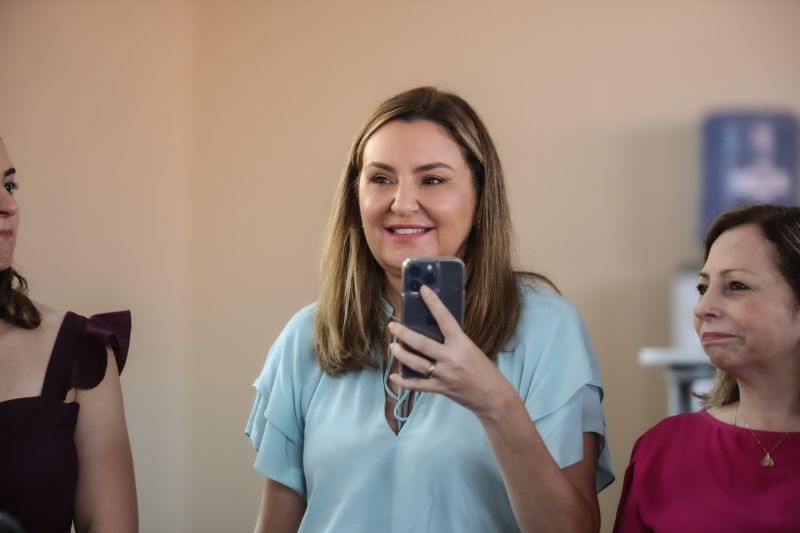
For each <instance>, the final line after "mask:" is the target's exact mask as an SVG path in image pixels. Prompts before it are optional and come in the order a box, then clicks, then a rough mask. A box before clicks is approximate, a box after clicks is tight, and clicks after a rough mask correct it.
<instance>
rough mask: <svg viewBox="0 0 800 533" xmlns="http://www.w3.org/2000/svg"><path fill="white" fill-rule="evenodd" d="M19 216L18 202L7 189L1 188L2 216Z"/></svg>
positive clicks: (0, 211) (0, 209)
mask: <svg viewBox="0 0 800 533" xmlns="http://www.w3.org/2000/svg"><path fill="white" fill-rule="evenodd" d="M16 214H17V201H16V200H15V199H14V197H13V196H12V195H11V193H9V192H8V191H7V190H6V189H5V187H0V216H4V217H11V216H14V215H16Z"/></svg>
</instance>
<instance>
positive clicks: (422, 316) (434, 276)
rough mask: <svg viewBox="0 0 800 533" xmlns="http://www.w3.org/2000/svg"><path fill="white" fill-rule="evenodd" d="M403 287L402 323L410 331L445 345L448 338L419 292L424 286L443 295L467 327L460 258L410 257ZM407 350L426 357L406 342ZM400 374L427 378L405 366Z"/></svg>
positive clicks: (462, 265) (455, 316) (446, 303)
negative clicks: (445, 338) (443, 333)
mask: <svg viewBox="0 0 800 533" xmlns="http://www.w3.org/2000/svg"><path fill="white" fill-rule="evenodd" d="M402 284H403V289H402V293H401V294H400V296H401V300H402V304H403V308H402V311H401V319H400V321H401V322H402V323H403V325H405V326H406V327H408V328H409V329H411V330H413V331H416V332H417V333H421V334H423V335H425V336H427V337H430V338H431V339H433V340H435V341H437V342H444V335H442V332H441V331H440V330H439V326H438V325H437V324H436V320H435V319H434V318H433V315H432V314H431V312H430V311H429V310H428V307H427V306H426V305H425V302H423V301H422V296H421V295H420V293H419V289H420V287H422V286H423V285H426V286H427V287H428V288H429V289H431V290H433V292H435V293H436V294H437V296H439V299H440V300H441V301H442V303H444V305H445V307H447V309H448V310H449V311H450V314H452V315H453V317H454V318H455V319H456V320H457V321H458V324H459V325H461V326H463V325H464V263H463V262H462V261H461V259H459V258H458V257H409V258H408V259H406V260H405V261H403V281H402ZM403 348H405V349H406V350H408V351H410V352H412V353H415V354H417V355H421V356H423V357H425V356H424V354H421V353H419V352H418V351H416V350H414V349H413V348H411V347H410V346H408V345H406V344H405V343H404V344H403ZM400 373H401V375H402V376H403V377H406V378H423V379H424V378H426V377H427V376H425V375H423V374H420V373H419V372H415V371H414V370H412V369H410V368H408V367H407V366H405V365H400Z"/></svg>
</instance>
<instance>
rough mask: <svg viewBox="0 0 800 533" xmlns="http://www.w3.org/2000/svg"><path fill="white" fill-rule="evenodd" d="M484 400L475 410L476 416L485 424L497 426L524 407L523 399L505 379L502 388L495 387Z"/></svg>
mask: <svg viewBox="0 0 800 533" xmlns="http://www.w3.org/2000/svg"><path fill="white" fill-rule="evenodd" d="M484 398H485V400H484V402H483V403H482V404H481V405H479V406H478V407H477V408H476V409H474V412H475V415H476V416H477V417H478V418H479V419H480V420H481V422H483V423H489V424H496V423H497V422H499V421H500V420H502V419H504V418H506V417H508V414H509V413H510V412H511V411H512V410H514V409H515V408H518V407H519V406H521V405H522V398H520V397H519V394H517V391H516V390H515V389H514V387H513V386H512V385H511V383H509V382H508V381H506V380H505V379H504V380H503V383H502V384H501V385H500V386H496V387H493V388H492V389H491V392H488V393H487V394H486V395H485V396H484Z"/></svg>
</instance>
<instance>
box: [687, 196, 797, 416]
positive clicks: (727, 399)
mask: <svg viewBox="0 0 800 533" xmlns="http://www.w3.org/2000/svg"><path fill="white" fill-rule="evenodd" d="M748 224H752V225H754V226H756V227H757V228H758V229H759V230H760V231H761V234H762V235H763V236H764V238H766V239H767V240H768V241H769V242H771V243H772V244H773V246H774V250H775V253H774V254H773V257H772V258H771V259H772V261H773V263H774V264H775V268H776V269H777V270H778V272H779V273H780V274H781V276H782V277H783V279H785V280H786V283H787V284H788V285H789V287H790V288H791V289H792V296H793V300H794V303H795V309H794V312H795V313H797V312H800V276H798V272H800V208H798V207H785V206H780V205H771V204H760V205H751V206H747V207H738V208H734V209H731V210H728V211H726V212H724V213H723V214H721V215H720V216H719V217H718V218H717V219H716V220H715V221H714V222H713V223H712V224H711V227H709V229H708V232H707V233H706V238H705V243H704V253H703V262H705V261H706V260H707V259H708V254H709V252H710V251H711V246H712V245H713V244H714V242H715V241H716V240H717V238H719V236H720V235H722V234H723V233H725V232H726V231H728V230H730V229H733V228H736V227H739V226H744V225H748ZM700 398H701V399H702V401H703V405H704V406H706V407H720V406H723V405H728V404H730V403H733V402H736V401H738V400H739V384H738V383H737V381H736V378H734V377H733V376H731V375H730V374H728V373H727V372H725V371H724V370H719V369H717V374H716V376H715V378H714V385H713V387H712V389H711V391H710V392H709V393H708V394H703V395H700Z"/></svg>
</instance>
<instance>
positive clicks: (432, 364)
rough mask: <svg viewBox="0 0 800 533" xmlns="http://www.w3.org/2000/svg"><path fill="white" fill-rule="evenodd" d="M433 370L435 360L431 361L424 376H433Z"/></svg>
mask: <svg viewBox="0 0 800 533" xmlns="http://www.w3.org/2000/svg"><path fill="white" fill-rule="evenodd" d="M434 370H436V362H435V361H434V362H433V363H431V367H430V368H429V369H428V371H427V372H426V373H425V377H426V378H430V377H431V376H433V371H434Z"/></svg>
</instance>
